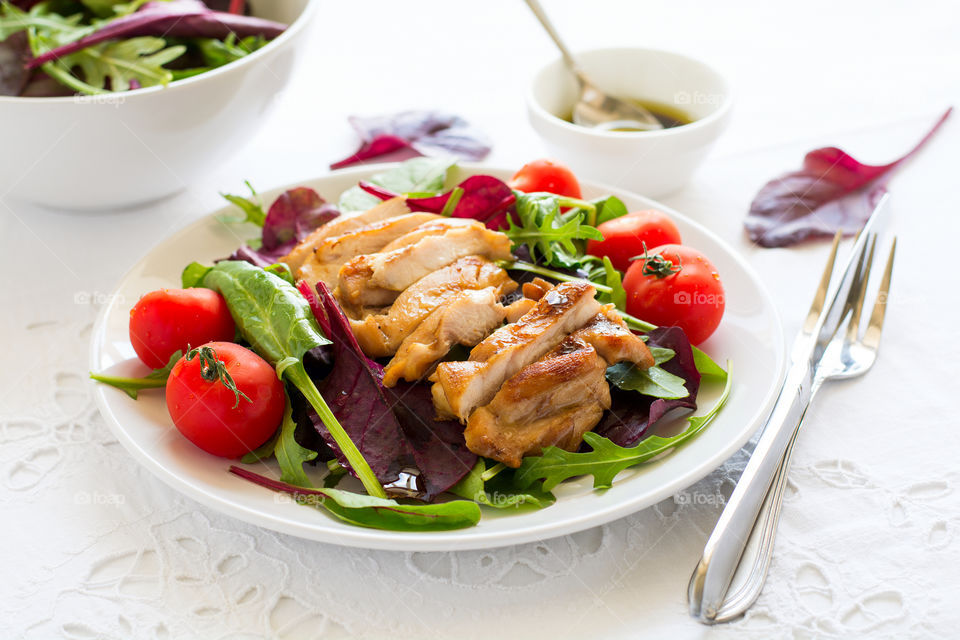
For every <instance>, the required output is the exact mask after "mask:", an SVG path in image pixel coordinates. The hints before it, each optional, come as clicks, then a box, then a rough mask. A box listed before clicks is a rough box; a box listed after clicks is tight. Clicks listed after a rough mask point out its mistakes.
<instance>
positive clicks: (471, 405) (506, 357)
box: [431, 282, 601, 423]
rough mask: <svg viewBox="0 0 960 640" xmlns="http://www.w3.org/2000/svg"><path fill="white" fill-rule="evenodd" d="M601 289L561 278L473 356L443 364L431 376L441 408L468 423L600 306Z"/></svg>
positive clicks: (471, 353) (584, 322) (435, 402)
mask: <svg viewBox="0 0 960 640" xmlns="http://www.w3.org/2000/svg"><path fill="white" fill-rule="evenodd" d="M595 293H596V290H595V289H594V288H593V286H591V285H589V284H586V283H570V282H565V283H561V284H559V285H557V286H556V287H554V288H552V289H551V290H550V291H548V292H547V293H546V294H545V295H544V296H543V297H542V298H541V299H540V300H538V301H537V304H536V306H535V307H534V308H533V309H532V310H530V311H529V312H528V313H527V314H525V315H524V316H522V317H521V318H520V319H519V320H517V321H516V322H514V323H512V324H508V325H506V326H504V327H501V328H500V329H497V330H496V331H494V332H493V333H492V334H490V336H488V337H487V338H486V339H485V340H484V341H483V342H481V343H480V344H478V345H477V346H476V347H474V348H473V350H472V351H471V352H470V359H469V360H466V361H463V362H444V363H441V364H440V365H439V366H437V371H436V374H435V375H434V376H433V377H431V380H433V381H434V382H435V383H436V384H434V386H433V399H434V405H435V406H436V408H437V412H438V414H439V415H440V416H441V417H456V418H459V419H460V421H461V422H463V423H466V422H467V419H468V418H469V417H470V414H471V413H472V412H473V410H474V409H475V408H477V407H479V406H482V405H485V404H487V403H488V402H490V400H492V399H493V396H494V395H496V393H497V391H498V390H499V389H500V387H501V386H502V385H503V383H504V382H505V381H506V380H508V379H509V378H511V377H512V376H513V375H514V374H516V373H517V372H518V371H520V370H521V369H523V368H524V367H525V366H527V365H528V364H531V363H532V362H535V361H537V360H539V359H540V358H541V357H543V356H544V355H545V354H546V353H548V352H549V351H550V350H551V349H553V348H554V347H556V346H557V345H558V344H559V343H560V342H561V341H562V340H563V339H564V338H566V337H567V334H569V333H570V332H571V331H574V330H576V329H579V328H580V327H582V326H583V325H585V324H586V323H587V322H589V321H590V319H591V318H593V317H594V316H596V315H597V313H599V312H600V310H601V307H600V303H598V302H597V301H596V300H595V299H594V294H595Z"/></svg>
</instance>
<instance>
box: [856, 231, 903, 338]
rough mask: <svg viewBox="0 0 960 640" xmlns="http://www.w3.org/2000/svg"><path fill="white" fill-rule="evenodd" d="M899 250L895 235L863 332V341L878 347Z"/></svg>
mask: <svg viewBox="0 0 960 640" xmlns="http://www.w3.org/2000/svg"><path fill="white" fill-rule="evenodd" d="M896 252H897V238H896V236H894V238H893V245H892V246H891V247H890V257H889V258H887V267H886V269H884V271H883V279H882V280H881V281H880V289H879V290H878V291H877V300H876V302H874V303H873V312H872V313H871V314H870V323H869V324H868V325H867V330H866V331H865V332H864V334H863V343H864V344H865V345H866V346H868V347H870V348H872V349H876V348H877V347H879V346H880V333H881V332H882V331H883V318H884V316H885V315H886V312H887V299H888V298H889V297H890V279H891V277H892V276H893V258H894V255H896Z"/></svg>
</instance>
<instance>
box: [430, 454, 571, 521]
mask: <svg viewBox="0 0 960 640" xmlns="http://www.w3.org/2000/svg"><path fill="white" fill-rule="evenodd" d="M486 471H487V463H486V460H484V459H483V458H480V459H479V460H477V464H476V465H474V467H473V469H471V470H470V472H469V473H468V474H467V475H465V476H464V477H463V479H462V480H460V482H458V483H457V484H455V485H453V486H452V487H450V489H448V491H449V492H450V493H452V494H454V495H457V496H460V497H462V498H467V499H469V500H473V501H474V502H476V503H478V504H482V505H484V506H487V507H494V508H496V509H508V508H519V507H522V506H525V505H530V506H534V507H538V508H543V507H549V506H550V505H551V504H553V503H554V502H556V498H555V497H554V495H553V494H552V493H550V492H549V491H544V490H543V489H541V488H539V487H537V486H536V485H534V486H532V487H530V488H528V489H527V490H525V491H517V489H516V487H515V486H513V480H512V478H509V477H508V474H507V473H499V474H497V475H496V476H494V477H493V478H491V479H490V480H484V479H483V474H484V472H486Z"/></svg>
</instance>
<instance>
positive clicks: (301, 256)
mask: <svg viewBox="0 0 960 640" xmlns="http://www.w3.org/2000/svg"><path fill="white" fill-rule="evenodd" d="M405 213H410V209H409V208H408V207H407V201H406V200H405V199H404V198H401V197H396V198H391V199H389V200H384V201H383V202H381V203H380V204H378V205H377V206H375V207H373V208H372V209H368V210H367V211H358V212H356V213H348V214H345V215H342V216H340V217H338V218H334V219H333V220H331V221H330V222H328V223H327V224H325V225H323V226H322V227H320V228H318V229H316V230H315V231H314V232H313V233H311V234H310V235H308V236H307V237H306V238H304V239H303V241H302V242H300V244H298V245H297V246H295V247H294V248H293V249H292V250H291V251H290V253H288V254H287V255H285V256H284V257H283V258H281V259H280V262H285V263H286V264H287V266H289V267H290V271H292V272H293V273H297V271H298V270H299V269H300V267H302V266H303V263H304V262H306V261H307V259H309V258H310V256H311V255H313V250H314V249H316V248H317V247H318V246H320V244H321V243H322V242H323V241H324V240H326V239H327V238H332V237H334V236H339V235H343V234H345V233H349V232H350V231H355V230H357V229H359V228H360V227H365V226H366V225H368V224H371V223H374V222H379V221H380V220H386V219H387V218H393V217H395V216H400V215H403V214H405Z"/></svg>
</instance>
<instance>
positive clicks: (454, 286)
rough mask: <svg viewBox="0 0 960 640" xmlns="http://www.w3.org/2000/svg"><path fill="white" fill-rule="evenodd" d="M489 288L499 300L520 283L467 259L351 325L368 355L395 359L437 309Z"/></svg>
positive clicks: (483, 261) (488, 265) (495, 268)
mask: <svg viewBox="0 0 960 640" xmlns="http://www.w3.org/2000/svg"><path fill="white" fill-rule="evenodd" d="M488 287H492V288H493V289H494V291H495V293H496V296H498V297H499V296H503V295H506V294H508V293H510V292H512V291H513V290H514V289H516V288H517V283H516V282H514V281H513V280H511V279H510V276H508V275H507V272H506V271H504V270H503V269H501V268H500V267H498V266H497V265H495V264H494V263H492V262H490V261H489V260H487V259H486V258H482V257H480V256H467V257H464V258H460V259H459V260H457V261H456V262H454V263H453V264H450V265H447V266H446V267H443V268H442V269H438V270H437V271H434V272H433V273H431V274H429V275H427V276H424V277H423V278H420V279H419V280H418V281H416V282H415V283H413V284H412V285H410V286H409V287H407V289H406V290H404V292H403V293H401V294H400V295H399V297H397V299H396V302H394V303H393V305H392V306H391V307H390V308H389V309H387V310H386V311H383V312H381V313H376V314H370V315H367V316H366V317H364V318H363V319H362V320H351V322H350V326H351V328H352V329H353V333H354V335H355V336H356V337H357V342H359V343H360V347H361V348H362V349H363V351H364V353H366V354H367V355H369V356H372V357H375V358H379V357H384V356H392V355H393V354H394V353H396V351H397V349H398V348H399V347H400V344H401V343H402V342H403V341H404V339H405V338H406V337H407V336H408V335H410V334H411V333H412V332H414V330H416V329H417V327H418V325H420V323H421V322H423V321H424V320H425V319H426V318H427V317H428V316H429V315H430V314H431V313H433V311H434V310H435V309H437V308H439V307H442V306H444V305H449V304H451V302H452V301H453V300H455V299H456V298H457V297H458V296H459V295H460V294H461V293H462V292H464V291H468V290H477V289H486V288H488ZM502 317H503V316H502V315H501V318H502Z"/></svg>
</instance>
